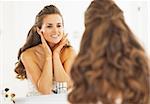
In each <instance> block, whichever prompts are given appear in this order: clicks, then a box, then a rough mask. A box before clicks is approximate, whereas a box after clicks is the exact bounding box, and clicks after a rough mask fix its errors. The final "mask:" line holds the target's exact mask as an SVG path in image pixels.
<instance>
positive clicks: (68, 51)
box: [62, 47, 76, 59]
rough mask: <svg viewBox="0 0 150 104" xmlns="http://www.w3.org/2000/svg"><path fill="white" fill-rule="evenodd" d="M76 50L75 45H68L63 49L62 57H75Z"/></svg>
mask: <svg viewBox="0 0 150 104" xmlns="http://www.w3.org/2000/svg"><path fill="white" fill-rule="evenodd" d="M75 56H76V52H75V50H74V48H73V47H66V48H64V49H63V51H62V58H63V59H67V58H68V57H75Z"/></svg>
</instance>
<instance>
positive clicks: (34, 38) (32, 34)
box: [15, 5, 64, 79]
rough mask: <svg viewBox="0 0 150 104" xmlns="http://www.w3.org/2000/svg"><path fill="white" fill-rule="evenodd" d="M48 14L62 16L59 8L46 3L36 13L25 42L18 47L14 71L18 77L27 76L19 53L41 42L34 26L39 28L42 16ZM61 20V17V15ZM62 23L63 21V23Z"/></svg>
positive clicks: (23, 77)
mask: <svg viewBox="0 0 150 104" xmlns="http://www.w3.org/2000/svg"><path fill="white" fill-rule="evenodd" d="M49 14H59V15H60V16H61V17H62V14H61V13H60V11H59V9H58V8H57V7H56V6H54V5H47V6H45V7H44V8H43V9H42V10H41V11H40V12H39V13H38V14H37V15H36V18H35V24H34V25H33V26H32V28H31V29H30V30H29V32H28V35H27V39H26V42H25V44H24V45H23V46H22V47H21V48H20V49H19V52H18V62H17V63H16V67H15V72H16V73H17V78H18V79H25V78H27V75H26V70H25V68H24V65H23V63H22V62H21V59H20V55H21V53H22V52H24V51H25V50H27V49H28V48H31V47H34V46H36V45H38V44H41V38H40V35H39V34H38V33H37V30H36V27H39V28H41V26H42V23H43V18H44V17H45V16H46V15H49ZM62 20H63V17H62ZM63 25H64V23H63Z"/></svg>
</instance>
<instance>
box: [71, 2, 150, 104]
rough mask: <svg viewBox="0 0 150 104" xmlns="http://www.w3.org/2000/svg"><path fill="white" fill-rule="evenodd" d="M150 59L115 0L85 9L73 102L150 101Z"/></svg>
mask: <svg viewBox="0 0 150 104" xmlns="http://www.w3.org/2000/svg"><path fill="white" fill-rule="evenodd" d="M148 63H149V60H148V57H147V56H146V53H145V51H144V49H143V47H142V46H141V45H140V43H139V42H138V41H137V40H136V38H135V36H134V34H133V33H132V32H131V30H130V29H129V27H128V26H127V24H126V23H125V21H124V17H123V12H122V10H121V9H120V8H119V7H118V6H117V5H116V4H115V3H114V2H113V1H112V0H94V1H92V2H91V4H90V6H89V7H88V9H87V10H86V13H85V31H84V34H83V37H82V41H81V47H80V51H79V54H78V56H77V57H76V60H75V61H74V64H73V67H72V69H71V78H72V80H73V88H72V90H71V92H70V93H69V95H68V100H69V102H70V103H71V104H149V103H148V100H149V99H150V76H149V73H150V67H149V64H148Z"/></svg>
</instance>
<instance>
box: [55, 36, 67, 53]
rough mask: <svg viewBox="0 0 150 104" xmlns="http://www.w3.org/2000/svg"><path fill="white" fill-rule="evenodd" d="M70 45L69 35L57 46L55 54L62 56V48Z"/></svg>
mask: <svg viewBox="0 0 150 104" xmlns="http://www.w3.org/2000/svg"><path fill="white" fill-rule="evenodd" d="M67 43H68V40H67V34H66V35H64V37H63V38H62V39H61V41H60V43H59V44H58V45H57V46H56V48H55V49H54V51H53V54H60V52H61V50H62V48H63V47H64V46H65V45H66V44H67Z"/></svg>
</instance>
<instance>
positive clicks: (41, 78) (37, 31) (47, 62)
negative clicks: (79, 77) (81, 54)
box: [15, 5, 75, 96]
mask: <svg viewBox="0 0 150 104" xmlns="http://www.w3.org/2000/svg"><path fill="white" fill-rule="evenodd" d="M74 58H75V52H74V50H73V48H72V47H71V46H70V44H69V42H68V40H67V36H66V34H65V33H64V22H63V18H62V15H61V13H60V11H59V10H58V8H57V7H55V6H54V5H48V6H45V7H44V8H43V9H42V10H41V11H40V12H39V13H38V14H37V16H36V20H35V24H34V25H33V27H32V28H31V29H30V31H29V33H28V36H27V40H26V43H25V44H24V46H23V47H22V48H20V51H19V54H18V60H19V61H18V63H17V65H16V68H15V72H16V73H17V74H18V75H17V77H18V78H19V79H25V78H27V79H28V81H29V87H30V90H31V91H30V92H29V93H28V95H29V96H32V95H40V94H50V93H52V92H53V93H63V92H66V89H67V85H68V86H70V83H71V81H70V77H69V72H70V68H71V65H72V63H73V60H74ZM66 84H67V85H66Z"/></svg>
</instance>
